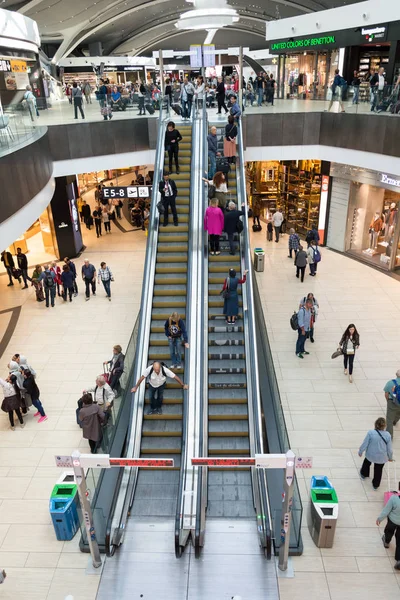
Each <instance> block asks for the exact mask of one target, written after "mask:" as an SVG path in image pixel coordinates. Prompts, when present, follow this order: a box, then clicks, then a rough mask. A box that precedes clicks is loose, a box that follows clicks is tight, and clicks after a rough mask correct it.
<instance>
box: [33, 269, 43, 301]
mask: <svg viewBox="0 0 400 600" xmlns="http://www.w3.org/2000/svg"><path fill="white" fill-rule="evenodd" d="M41 274H42V267H41V266H40V265H36V267H35V269H34V271H33V273H32V285H33V287H34V288H35V293H36V301H37V302H43V300H44V292H43V284H42V282H41V281H39V278H40V276H41Z"/></svg>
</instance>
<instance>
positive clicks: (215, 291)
mask: <svg viewBox="0 0 400 600" xmlns="http://www.w3.org/2000/svg"><path fill="white" fill-rule="evenodd" d="M221 279H222V284H220V283H215V284H209V285H208V295H209V296H220V295H221V290H222V286H223V285H224V281H225V278H223V277H222V278H221ZM237 293H238V296H240V295H241V294H242V287H241V285H240V284H239V287H238V289H237ZM221 297H222V296H221Z"/></svg>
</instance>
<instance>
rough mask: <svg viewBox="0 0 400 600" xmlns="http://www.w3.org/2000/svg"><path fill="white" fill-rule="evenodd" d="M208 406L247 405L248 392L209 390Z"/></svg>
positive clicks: (242, 389) (243, 390) (239, 390)
mask: <svg viewBox="0 0 400 600" xmlns="http://www.w3.org/2000/svg"><path fill="white" fill-rule="evenodd" d="M208 404H209V405H210V404H228V405H229V404H247V390H246V389H245V388H240V389H215V388H213V389H209V390H208Z"/></svg>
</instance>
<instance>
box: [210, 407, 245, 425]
mask: <svg viewBox="0 0 400 600" xmlns="http://www.w3.org/2000/svg"><path fill="white" fill-rule="evenodd" d="M247 417H248V415H247V404H233V405H230V404H223V403H221V404H209V406H208V420H209V421H225V420H226V419H246V420H247Z"/></svg>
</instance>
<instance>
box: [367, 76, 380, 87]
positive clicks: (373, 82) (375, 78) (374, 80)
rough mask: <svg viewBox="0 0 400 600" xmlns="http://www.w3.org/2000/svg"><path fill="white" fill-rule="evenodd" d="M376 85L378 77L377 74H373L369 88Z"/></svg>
mask: <svg viewBox="0 0 400 600" xmlns="http://www.w3.org/2000/svg"><path fill="white" fill-rule="evenodd" d="M377 83H379V75H378V73H374V75H372V77H371V79H370V80H369V85H370V87H372V88H374V87H375V86H376V84H377Z"/></svg>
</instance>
